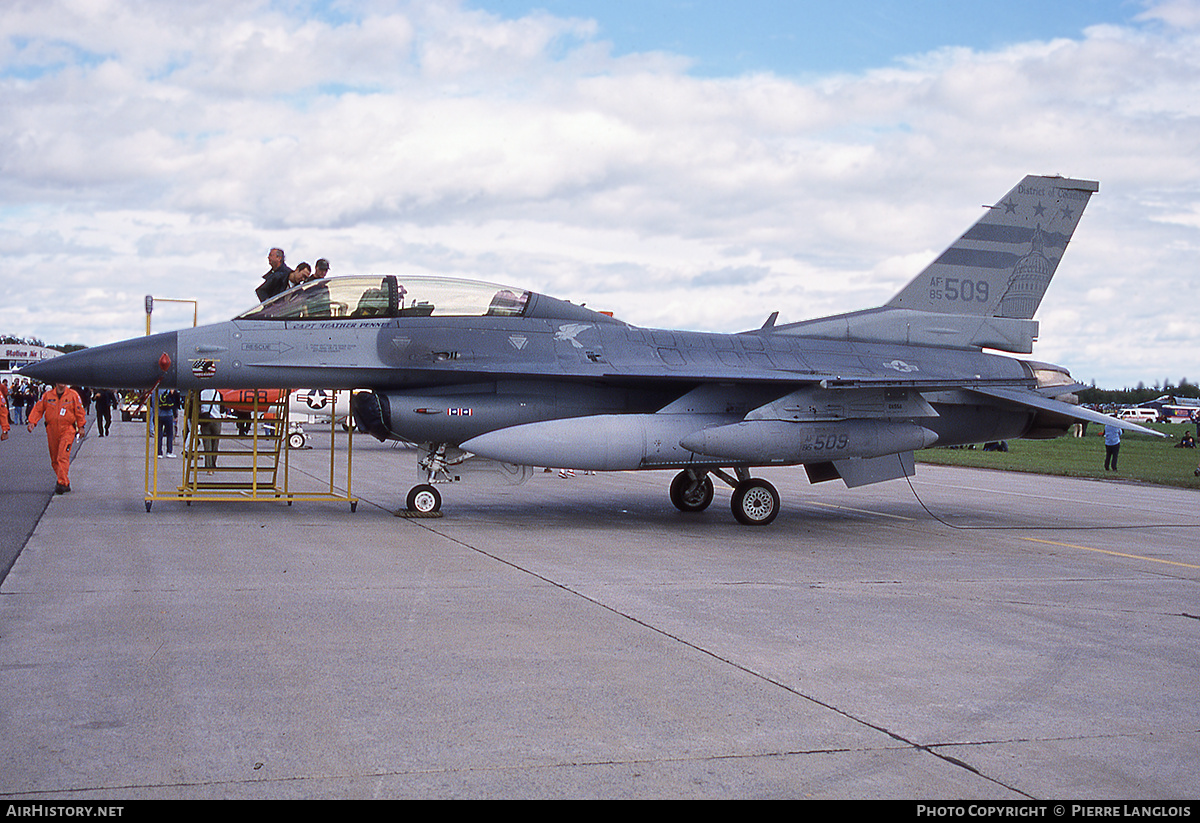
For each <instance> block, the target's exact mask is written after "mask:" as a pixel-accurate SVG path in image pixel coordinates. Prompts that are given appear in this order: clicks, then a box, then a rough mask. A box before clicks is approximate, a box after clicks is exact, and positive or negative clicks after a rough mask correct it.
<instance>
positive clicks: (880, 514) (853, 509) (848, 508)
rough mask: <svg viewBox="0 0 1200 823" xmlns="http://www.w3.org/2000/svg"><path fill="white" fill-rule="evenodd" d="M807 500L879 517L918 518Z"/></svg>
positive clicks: (828, 506)
mask: <svg viewBox="0 0 1200 823" xmlns="http://www.w3.org/2000/svg"><path fill="white" fill-rule="evenodd" d="M806 502H808V503H809V504H810V505H813V506H824V507H825V508H827V509H842V510H843V511H848V512H857V513H859V514H873V515H876V516H877V517H891V518H894V519H896V520H907V521H909V522H912V521H914V520H916V518H915V517H904V516H903V515H899V514H889V513H888V512H875V511H871V510H870V509H855V508H851V507H850V506H837V505H835V504H833V503H818V502H817V501H816V500H809V501H806Z"/></svg>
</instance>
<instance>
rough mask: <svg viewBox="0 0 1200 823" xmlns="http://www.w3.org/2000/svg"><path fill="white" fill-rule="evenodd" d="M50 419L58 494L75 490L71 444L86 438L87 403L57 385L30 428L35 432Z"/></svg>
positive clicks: (48, 433) (48, 432) (38, 408)
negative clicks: (84, 411)
mask: <svg viewBox="0 0 1200 823" xmlns="http://www.w3.org/2000/svg"><path fill="white" fill-rule="evenodd" d="M43 417H44V418H46V443H47V445H48V446H49V447H50V465H51V466H53V467H54V478H55V480H56V481H57V482H56V483H55V484H54V493H55V494H62V493H63V492H69V491H70V490H71V476H70V470H71V444H73V443H74V442H75V438H76V437H77V436H82V435H83V430H84V428H85V427H86V426H87V416H86V415H85V414H84V413H83V401H82V400H80V399H79V395H78V394H76V393H75V390H74V389H72V388H71V387H70V386H68V385H67V384H66V383H55V384H54V388H53V389H50V390H48V391H47V392H46V393H45V394H43V395H42V399H41V400H39V401H38V402H37V403H36V404H35V405H34V407H33V411H32V412H30V414H29V422H28V423H27V424H26V428H27V429H28V430H29V431H33V429H34V427H35V426H37V424H38V422H39V421H40V420H41V419H42V418H43Z"/></svg>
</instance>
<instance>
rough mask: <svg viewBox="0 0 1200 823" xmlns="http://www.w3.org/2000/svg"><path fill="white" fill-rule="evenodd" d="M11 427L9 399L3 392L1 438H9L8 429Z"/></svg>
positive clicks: (0, 416)
mask: <svg viewBox="0 0 1200 823" xmlns="http://www.w3.org/2000/svg"><path fill="white" fill-rule="evenodd" d="M9 428H11V427H10V426H9V423H8V400H7V399H6V398H5V397H4V395H3V394H0V440H7V439H8V430H9Z"/></svg>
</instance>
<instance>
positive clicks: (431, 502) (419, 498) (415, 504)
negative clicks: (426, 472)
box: [405, 483, 442, 514]
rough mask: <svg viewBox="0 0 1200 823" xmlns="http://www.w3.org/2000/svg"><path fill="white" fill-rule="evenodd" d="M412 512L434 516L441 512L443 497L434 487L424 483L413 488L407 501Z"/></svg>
mask: <svg viewBox="0 0 1200 823" xmlns="http://www.w3.org/2000/svg"><path fill="white" fill-rule="evenodd" d="M405 503H406V505H407V506H408V510H409V511H410V512H417V513H419V514H432V513H433V512H436V511H441V508H442V495H441V493H440V492H439V491H438V490H437V489H435V488H434V487H433V486H431V485H429V484H428V483H422V484H421V485H419V486H413V487H412V489H410V490H409V492H408V499H407V500H406V501H405Z"/></svg>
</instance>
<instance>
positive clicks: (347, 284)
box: [234, 274, 530, 320]
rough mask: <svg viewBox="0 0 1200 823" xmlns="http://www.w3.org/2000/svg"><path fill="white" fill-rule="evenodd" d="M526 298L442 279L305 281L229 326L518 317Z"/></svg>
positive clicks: (382, 277) (374, 277)
mask: <svg viewBox="0 0 1200 823" xmlns="http://www.w3.org/2000/svg"><path fill="white" fill-rule="evenodd" d="M529 295H530V293H529V292H527V291H520V290H517V289H510V288H506V287H504V286H497V285H495V284H493V283H480V282H478V281H474V280H453V279H450V278H443V277H419V276H414V277H398V276H396V275H393V274H387V275H356V276H353V277H328V278H320V279H317V280H309V281H308V282H306V283H303V284H301V285H299V286H295V287H293V288H290V289H288V290H287V291H285V292H283V293H281V294H277V295H275V296H274V297H272V298H271V299H270V300H268V301H267V302H265V303H262V304H261V305H258V306H255V307H254V308H252V309H250V310H249V311H247V312H243V313H242V314H239V315H238V316H237V317H236V318H234V319H235V320H339V319H352V318H366V317H429V316H431V315H432V316H442V317H447V316H457V317H484V316H488V317H520V316H521V315H522V314H524V313H525V308H526V306H527V305H528V303H529Z"/></svg>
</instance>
